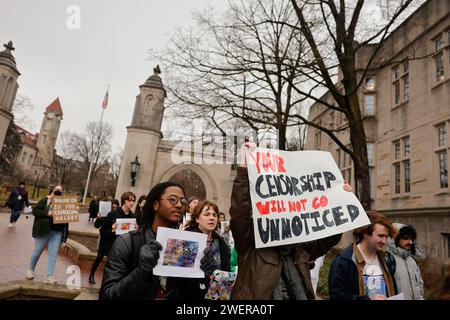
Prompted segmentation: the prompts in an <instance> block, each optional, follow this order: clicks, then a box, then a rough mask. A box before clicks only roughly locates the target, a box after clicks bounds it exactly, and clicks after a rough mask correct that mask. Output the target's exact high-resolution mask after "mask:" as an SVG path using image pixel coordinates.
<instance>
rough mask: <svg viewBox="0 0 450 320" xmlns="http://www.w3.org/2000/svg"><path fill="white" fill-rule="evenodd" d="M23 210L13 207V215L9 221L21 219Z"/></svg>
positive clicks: (13, 221)
mask: <svg viewBox="0 0 450 320" xmlns="http://www.w3.org/2000/svg"><path fill="white" fill-rule="evenodd" d="M20 212H21V210H16V209H11V216H10V217H9V223H15V222H16V221H17V220H19V217H20Z"/></svg>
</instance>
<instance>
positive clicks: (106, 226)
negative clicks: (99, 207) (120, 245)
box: [94, 207, 134, 256]
mask: <svg viewBox="0 0 450 320" xmlns="http://www.w3.org/2000/svg"><path fill="white" fill-rule="evenodd" d="M127 218H129V219H132V218H134V215H133V213H132V212H131V211H130V212H129V214H125V212H123V210H122V208H121V207H119V208H117V209H115V210H113V211H111V212H110V213H108V215H107V216H106V217H104V218H97V219H96V220H95V223H94V226H95V227H96V228H100V243H99V247H98V251H99V252H100V254H101V255H103V256H107V255H108V253H109V250H110V249H111V247H112V245H113V243H114V240H116V234H115V233H114V232H112V225H113V224H114V223H115V222H116V220H117V219H127Z"/></svg>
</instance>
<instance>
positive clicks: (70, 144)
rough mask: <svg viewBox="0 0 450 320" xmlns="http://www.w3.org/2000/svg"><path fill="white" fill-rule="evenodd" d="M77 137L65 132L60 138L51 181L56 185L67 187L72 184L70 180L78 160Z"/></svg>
mask: <svg viewBox="0 0 450 320" xmlns="http://www.w3.org/2000/svg"><path fill="white" fill-rule="evenodd" d="M75 137H76V135H75V134H74V133H72V132H69V131H65V132H63V133H61V134H60V135H59V137H58V143H57V146H56V150H57V152H56V154H55V155H54V157H53V164H52V173H51V179H52V182H53V183H55V184H62V185H64V186H67V185H69V184H70V181H68V178H69V177H70V172H71V171H72V170H73V169H74V159H76V158H77V148H76V143H75V141H76V138H75Z"/></svg>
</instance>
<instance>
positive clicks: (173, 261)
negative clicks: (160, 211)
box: [153, 227, 207, 278]
mask: <svg viewBox="0 0 450 320" xmlns="http://www.w3.org/2000/svg"><path fill="white" fill-rule="evenodd" d="M156 240H157V241H158V242H159V243H161V245H162V247H163V248H162V250H161V251H160V254H159V260H158V264H157V265H156V266H155V268H153V274H154V275H157V276H166V277H181V278H203V277H204V276H205V273H204V272H203V270H202V269H200V260H201V259H202V258H203V255H204V254H203V251H204V250H205V248H206V242H207V236H206V234H204V233H199V232H190V231H182V230H178V229H172V228H163V227H159V228H158V230H157V234H156Z"/></svg>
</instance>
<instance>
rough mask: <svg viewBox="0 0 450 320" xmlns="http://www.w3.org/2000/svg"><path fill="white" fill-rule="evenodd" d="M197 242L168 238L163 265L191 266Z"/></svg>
mask: <svg viewBox="0 0 450 320" xmlns="http://www.w3.org/2000/svg"><path fill="white" fill-rule="evenodd" d="M198 247H199V243H198V242H197V241H188V240H180V239H168V240H167V246H166V251H165V253H164V260H163V265H165V266H173V267H184V268H193V267H194V263H195V258H196V257H197V253H198Z"/></svg>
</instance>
